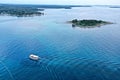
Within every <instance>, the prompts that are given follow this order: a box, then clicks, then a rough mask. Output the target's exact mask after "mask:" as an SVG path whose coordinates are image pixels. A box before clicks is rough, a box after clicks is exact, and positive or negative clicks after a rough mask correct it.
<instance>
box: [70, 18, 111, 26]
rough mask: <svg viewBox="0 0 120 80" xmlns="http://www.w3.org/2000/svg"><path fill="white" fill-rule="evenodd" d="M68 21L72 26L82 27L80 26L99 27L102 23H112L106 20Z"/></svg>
mask: <svg viewBox="0 0 120 80" xmlns="http://www.w3.org/2000/svg"><path fill="white" fill-rule="evenodd" d="M69 23H72V26H73V27H75V26H78V27H82V28H94V27H100V26H102V25H107V24H112V23H111V22H107V21H102V20H92V19H91V20H87V19H84V20H77V19H74V20H72V21H69Z"/></svg>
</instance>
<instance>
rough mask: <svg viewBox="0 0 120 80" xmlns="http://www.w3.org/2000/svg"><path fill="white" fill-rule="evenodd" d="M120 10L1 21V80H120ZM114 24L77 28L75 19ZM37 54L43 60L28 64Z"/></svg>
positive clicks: (92, 9)
mask: <svg viewBox="0 0 120 80" xmlns="http://www.w3.org/2000/svg"><path fill="white" fill-rule="evenodd" d="M119 12H120V9H119V8H108V7H81V8H73V9H48V10H45V15H44V16H40V17H37V16H36V17H27V18H17V17H10V16H0V80H68V79H69V80H120V56H119V54H120V37H119V36H120V18H119V16H120V13H119ZM75 18H77V19H98V20H99V19H101V20H106V21H110V22H114V23H115V24H111V25H105V26H101V27H97V28H89V29H88V28H78V27H76V28H72V26H71V24H67V23H66V21H69V20H72V19H75ZM30 53H35V54H37V55H39V56H40V57H41V60H40V61H38V62H34V61H31V60H29V58H28V56H29V54H30Z"/></svg>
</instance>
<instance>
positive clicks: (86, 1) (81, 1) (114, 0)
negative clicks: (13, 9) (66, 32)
mask: <svg viewBox="0 0 120 80" xmlns="http://www.w3.org/2000/svg"><path fill="white" fill-rule="evenodd" d="M0 3H10V4H11V3H12V4H63V5H64V4H67V5H69V4H70V5H120V0H0Z"/></svg>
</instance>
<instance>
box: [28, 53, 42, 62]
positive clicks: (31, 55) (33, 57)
mask: <svg viewBox="0 0 120 80" xmlns="http://www.w3.org/2000/svg"><path fill="white" fill-rule="evenodd" d="M29 58H30V59H31V60H35V61H38V60H39V59H40V57H39V56H37V55H34V54H30V55H29Z"/></svg>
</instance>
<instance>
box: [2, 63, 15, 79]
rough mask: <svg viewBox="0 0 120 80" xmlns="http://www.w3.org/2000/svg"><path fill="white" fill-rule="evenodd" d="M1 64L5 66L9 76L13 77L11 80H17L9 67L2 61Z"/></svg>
mask: <svg viewBox="0 0 120 80" xmlns="http://www.w3.org/2000/svg"><path fill="white" fill-rule="evenodd" d="M0 63H1V64H2V65H3V66H4V68H5V69H6V70H7V72H8V73H9V75H10V77H11V79H12V80H15V79H14V77H13V75H12V73H11V71H10V70H9V69H8V67H7V66H6V65H5V64H4V63H3V62H2V61H0Z"/></svg>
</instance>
